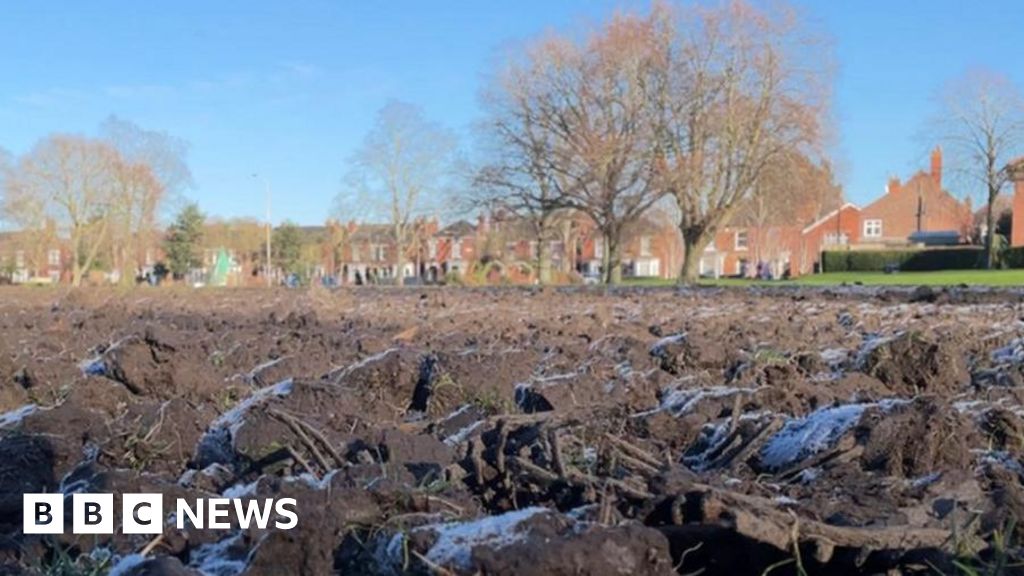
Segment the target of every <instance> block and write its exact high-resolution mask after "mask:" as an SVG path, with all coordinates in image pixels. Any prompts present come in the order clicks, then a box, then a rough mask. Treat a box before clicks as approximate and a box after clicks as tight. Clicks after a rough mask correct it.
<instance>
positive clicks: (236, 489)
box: [221, 480, 259, 498]
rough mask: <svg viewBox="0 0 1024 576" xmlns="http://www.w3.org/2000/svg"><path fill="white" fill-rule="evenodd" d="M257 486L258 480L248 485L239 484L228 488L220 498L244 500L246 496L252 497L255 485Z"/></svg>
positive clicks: (254, 492)
mask: <svg viewBox="0 0 1024 576" xmlns="http://www.w3.org/2000/svg"><path fill="white" fill-rule="evenodd" d="M257 484H259V480H255V481H253V482H250V483H248V484H242V483H241V482H239V483H238V484H235V485H234V486H229V487H228V488H227V489H226V490H224V492H222V493H221V496H223V497H225V498H245V497H247V496H254V495H255V494H256V485H257Z"/></svg>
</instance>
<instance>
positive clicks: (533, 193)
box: [469, 61, 566, 284]
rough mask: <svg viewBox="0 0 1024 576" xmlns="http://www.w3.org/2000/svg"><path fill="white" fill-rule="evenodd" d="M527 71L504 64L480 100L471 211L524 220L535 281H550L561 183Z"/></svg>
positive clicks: (522, 66) (523, 65) (562, 212)
mask: <svg viewBox="0 0 1024 576" xmlns="http://www.w3.org/2000/svg"><path fill="white" fill-rule="evenodd" d="M534 80H535V79H534V78H533V74H531V68H530V67H529V65H528V64H526V63H514V61H510V62H509V63H508V64H507V65H505V66H503V67H502V68H501V69H500V70H499V72H498V73H497V74H496V75H495V77H494V79H493V84H492V85H491V86H490V87H489V89H488V90H487V91H486V92H484V94H483V95H482V98H481V99H482V101H483V103H484V108H485V110H486V112H487V117H486V119H485V120H484V121H483V122H482V123H481V125H480V128H481V130H480V131H481V135H482V142H481V144H482V145H481V148H482V149H483V150H485V151H486V152H485V153H486V160H485V162H484V164H483V166H481V167H480V168H479V169H478V170H477V171H476V172H475V174H474V178H473V185H472V186H471V187H470V189H471V190H472V193H471V197H470V198H469V200H470V202H471V203H472V205H473V206H474V207H475V208H484V209H487V210H490V211H492V212H495V211H498V210H500V211H507V212H510V213H512V214H514V215H515V216H516V217H518V218H521V219H522V220H523V221H525V222H526V223H527V224H528V226H529V228H531V229H532V231H533V234H534V239H535V240H536V246H537V253H536V254H534V255H533V256H534V257H535V258H536V259H537V269H538V274H537V277H538V281H539V282H540V283H541V284H548V283H550V282H551V274H552V269H551V260H552V255H551V248H550V247H551V241H552V240H553V239H557V238H559V237H560V236H561V234H560V232H561V228H562V227H563V226H562V225H561V224H562V222H563V221H565V220H566V218H565V217H564V216H566V214H565V212H566V211H565V209H564V207H563V204H564V203H563V202H562V201H561V200H562V197H563V196H564V193H563V192H564V190H565V188H566V187H565V182H564V180H565V179H564V178H562V177H561V174H560V172H559V171H557V170H556V169H555V168H554V167H553V166H552V164H551V161H552V155H553V149H552V147H553V145H554V136H553V135H552V134H551V132H550V131H548V130H546V129H545V127H544V125H543V123H542V122H541V120H540V118H539V114H540V111H539V110H537V109H536V108H535V107H534V106H533V101H532V99H531V96H532V92H531V90H532V87H533V86H532V82H534Z"/></svg>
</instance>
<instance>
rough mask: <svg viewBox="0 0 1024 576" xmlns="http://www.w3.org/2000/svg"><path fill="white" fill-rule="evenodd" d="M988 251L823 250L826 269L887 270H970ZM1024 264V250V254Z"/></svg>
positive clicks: (977, 248)
mask: <svg viewBox="0 0 1024 576" xmlns="http://www.w3.org/2000/svg"><path fill="white" fill-rule="evenodd" d="M983 254H984V252H983V251H982V249H981V248H980V247H977V246H971V247H958V248H933V249H930V250H863V251H857V250H850V251H832V252H822V253H821V262H822V265H823V266H822V268H823V270H822V271H823V272H883V271H885V270H886V269H891V268H896V269H899V270H906V271H918V272H921V271H929V270H968V269H971V268H978V267H980V266H981V264H982V262H983ZM1020 259H1021V261H1022V266H1024V253H1022V254H1021V255H1020Z"/></svg>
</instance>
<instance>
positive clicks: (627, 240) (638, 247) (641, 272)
mask: <svg viewBox="0 0 1024 576" xmlns="http://www.w3.org/2000/svg"><path fill="white" fill-rule="evenodd" d="M606 248H607V247H606V246H605V245H604V239H603V238H602V237H601V234H600V232H599V231H598V230H597V229H596V228H595V227H594V226H593V224H592V223H591V222H590V221H589V220H583V221H582V223H581V225H580V232H579V241H578V242H577V246H576V266H575V269H576V272H577V273H579V274H580V275H582V276H584V277H594V276H599V275H600V274H601V267H602V262H603V259H604V251H605V250H606ZM621 252H622V254H621V257H622V268H623V270H622V272H623V273H622V277H623V278H663V279H669V278H675V277H676V276H677V275H678V273H679V270H680V268H681V267H682V261H683V259H682V255H683V245H682V239H681V238H680V236H679V230H678V228H676V226H675V224H674V223H670V222H668V221H666V220H665V219H663V218H654V217H645V218H641V219H640V220H639V221H638V222H636V223H634V224H633V225H631V226H629V227H627V229H626V231H625V234H624V237H623V238H622V249H621Z"/></svg>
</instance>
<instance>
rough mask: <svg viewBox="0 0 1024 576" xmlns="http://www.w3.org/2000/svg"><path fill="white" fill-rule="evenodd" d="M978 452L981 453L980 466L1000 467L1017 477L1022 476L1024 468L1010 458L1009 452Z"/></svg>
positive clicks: (1017, 461)
mask: <svg viewBox="0 0 1024 576" xmlns="http://www.w3.org/2000/svg"><path fill="white" fill-rule="evenodd" d="M980 452H981V453H982V457H981V464H982V465H985V464H988V465H990V466H1001V467H1003V468H1006V469H1007V470H1009V471H1011V472H1015V473H1017V475H1018V476H1024V466H1021V463H1020V461H1019V460H1017V459H1016V458H1014V457H1013V456H1011V455H1010V453H1009V452H1006V451H1003V450H982V451H980Z"/></svg>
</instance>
